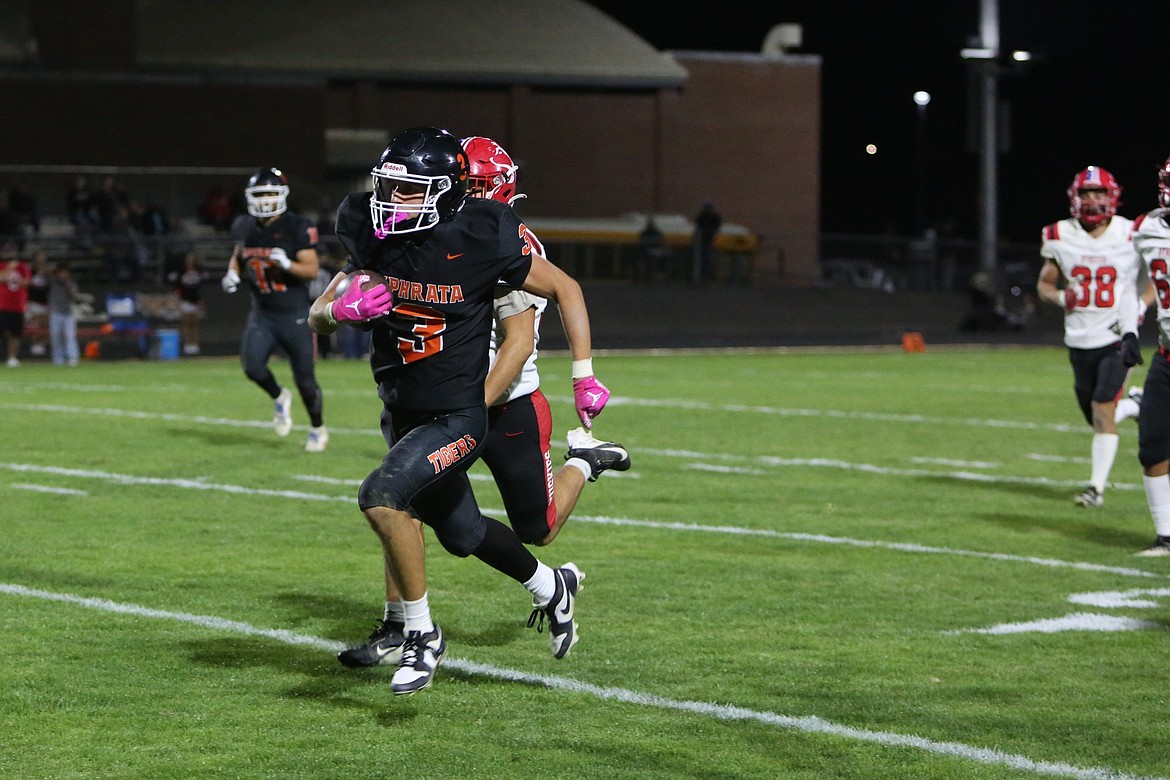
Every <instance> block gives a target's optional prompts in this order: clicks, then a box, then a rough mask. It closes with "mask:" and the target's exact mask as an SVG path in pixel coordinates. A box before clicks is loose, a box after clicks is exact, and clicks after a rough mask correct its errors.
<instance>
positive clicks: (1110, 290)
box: [1040, 216, 1141, 349]
mask: <svg viewBox="0 0 1170 780" xmlns="http://www.w3.org/2000/svg"><path fill="white" fill-rule="evenodd" d="M1132 226H1133V221H1132V220H1129V219H1126V218H1125V217H1119V216H1114V217H1113V218H1112V219H1111V220H1110V221H1109V226H1108V227H1107V228H1105V232H1104V233H1102V234H1101V235H1099V236H1096V237H1094V236H1092V235H1090V234H1089V232H1088V231H1087V230H1085V229H1084V228H1083V227H1082V226H1081V223H1080V222H1079V221H1077V220H1075V219H1072V218H1071V217H1070V218H1069V219H1062V220H1061V221H1060V222H1056V223H1054V224H1052V225H1049V226H1047V227H1046V228H1044V231H1043V235H1042V238H1041V244H1040V256H1041V257H1043V258H1045V259H1046V260H1050V261H1052V262H1053V263H1055V264H1056V266H1057V267H1058V268H1060V272H1061V273H1062V274H1064V278H1065V279H1066V280H1067V284H1068V285H1069V286H1070V287H1077V288H1078V293H1077V300H1076V306H1075V307H1074V308H1073V309H1072V311H1069V312H1067V313H1066V314H1065V316H1064V343H1065V345H1066V346H1068V347H1073V348H1076V349H1095V348H1097V347H1104V346H1108V345H1109V344H1112V343H1114V342H1115V341H1119V340H1120V339H1121V325H1120V323H1119V321H1118V320H1119V315H1120V309H1119V307H1118V301H1119V300H1121V296H1123V295H1130V296H1137V294H1138V289H1137V285H1138V271H1139V269H1140V265H1141V260H1140V258H1139V257H1138V254H1137V252H1136V251H1135V250H1134V245H1133V242H1132V241H1131V236H1130V230H1131V228H1132Z"/></svg>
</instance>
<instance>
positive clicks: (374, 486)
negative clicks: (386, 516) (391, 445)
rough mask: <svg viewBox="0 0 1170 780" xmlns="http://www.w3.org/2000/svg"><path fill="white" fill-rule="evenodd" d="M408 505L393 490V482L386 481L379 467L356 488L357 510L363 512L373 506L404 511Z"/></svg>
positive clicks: (402, 497) (403, 497) (404, 499)
mask: <svg viewBox="0 0 1170 780" xmlns="http://www.w3.org/2000/svg"><path fill="white" fill-rule="evenodd" d="M409 503H410V502H409V501H408V500H407V498H406V496H402V495H400V494H399V492H398V491H396V490H395V489H394V485H393V481H392V480H390V479H387V475H386V474H385V473H384V472H383V471H382V467H381V466H379V467H378V468H376V469H374V470H373V471H371V472H370V473H369V474H368V475H367V476H366V478H365V479H363V480H362V484H361V487H359V488H358V508H359V509H361V510H362V511H363V512H364V511H366V510H367V509H369V508H370V507H373V506H384V507H389V508H390V509H398V510H402V511H405V510H406V509H407V508H409Z"/></svg>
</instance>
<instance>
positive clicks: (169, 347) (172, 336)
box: [158, 329, 179, 360]
mask: <svg viewBox="0 0 1170 780" xmlns="http://www.w3.org/2000/svg"><path fill="white" fill-rule="evenodd" d="M158 357H159V360H178V359H179V331H177V330H170V329H167V330H159V331H158Z"/></svg>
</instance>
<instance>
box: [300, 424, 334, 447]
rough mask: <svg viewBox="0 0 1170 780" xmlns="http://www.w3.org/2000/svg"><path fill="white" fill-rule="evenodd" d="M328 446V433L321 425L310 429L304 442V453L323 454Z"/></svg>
mask: <svg viewBox="0 0 1170 780" xmlns="http://www.w3.org/2000/svg"><path fill="white" fill-rule="evenodd" d="M328 444H329V431H328V430H326V429H325V426H324V425H322V426H321V427H320V428H310V429H309V438H308V439H306V440H305V452H324V451H325V447H326V446H327V445H328Z"/></svg>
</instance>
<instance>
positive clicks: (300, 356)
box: [221, 168, 329, 452]
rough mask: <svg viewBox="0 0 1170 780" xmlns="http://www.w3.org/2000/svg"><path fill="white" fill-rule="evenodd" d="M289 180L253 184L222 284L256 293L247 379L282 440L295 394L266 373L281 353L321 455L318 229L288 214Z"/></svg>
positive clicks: (265, 174) (247, 342)
mask: <svg viewBox="0 0 1170 780" xmlns="http://www.w3.org/2000/svg"><path fill="white" fill-rule="evenodd" d="M288 193H289V188H288V178H287V177H286V176H285V175H284V174H283V173H282V172H281V171H280V170H278V169H276V168H261V169H260V170H258V171H257V172H256V173H255V174H253V175H252V177H251V178H250V179H248V184H247V186H246V187H245V188H244V197H245V198H246V199H247V201H248V215H247V216H245V215H240V216H239V217H237V218H236V221H235V222H234V223H233V224H232V236H233V237H234V238H235V241H236V246H235V249H234V250H233V251H232V256H231V259H230V260H229V261H228V270H227V273H226V274H224V277H223V280H222V282H221V284H222V285H223V289H224V290H225V291H227V292H229V293H234V292H235V291H236V290H237V289H238V288H239V286H240V284H241V283H243V284H246V285H247V286H248V289H249V291H250V292H251V294H252V309H251V311H249V312H248V321H247V324H246V325H245V326H244V335H243V337H242V338H241V339H240V363H241V364H242V365H243V367H244V374H245V375H246V376H247V377H248V379H251V380H252V381H253V382H255V383H256V384H257V385H259V386H260V389H262V390H263V391H264V392H265V393H267V394H268V397H269V398H271V399H272V400H273V402H274V404H275V411H274V413H273V418H272V424H273V427H274V428H275V429H276V435H277V436H288V434H289V431H291V430H292V425H293V424H292V409H291V407H292V393H291V392H289V390H288V388H284V387H281V386H280V383H279V382H277V381H276V377H275V376H273V374H272V371H271V370H270V369H269V368H268V361H269V360H270V359H271V358H272V355H273V354H274V353H275V352H276V348H277V347H278V346H279V347H281V348H283V349H284V351H285V353H286V354H287V355H288V362H289V364H290V365H291V367H292V372H293V382H294V383H295V384H296V386H297V392H298V393H300V396H301V401H302V402H304V404H305V409H306V410H307V411H308V413H309V425H310V426H311V427H310V428H309V438H308V439H307V440H306V441H305V450H306V451H308V452H324V451H325V447H326V445H327V444H328V443H329V432H328V431H327V430H326V429H325V421H324V418H323V416H322V396H321V386H320V385H319V384H317V377H316V374H315V371H314V367H313V360H314V357H313V331H312V330H311V329H310V328H309V324H308V317H307V315H306V312H307V311H308V309H309V303H310V298H309V283H310V282H312V281H313V280H314V279H316V278H317V272H318V270H319V268H320V264H319V260H318V258H317V228H316V227H314V226H313V223H312V222H311V221H310V220H309V218H308V217H304V216H301V215H299V214H292V213H290V212H289V211H288Z"/></svg>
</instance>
